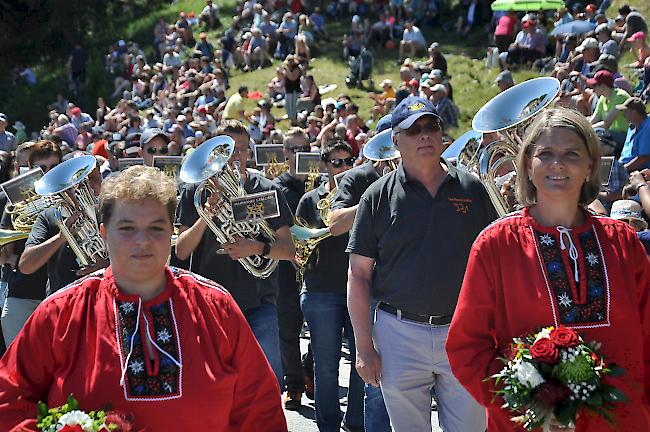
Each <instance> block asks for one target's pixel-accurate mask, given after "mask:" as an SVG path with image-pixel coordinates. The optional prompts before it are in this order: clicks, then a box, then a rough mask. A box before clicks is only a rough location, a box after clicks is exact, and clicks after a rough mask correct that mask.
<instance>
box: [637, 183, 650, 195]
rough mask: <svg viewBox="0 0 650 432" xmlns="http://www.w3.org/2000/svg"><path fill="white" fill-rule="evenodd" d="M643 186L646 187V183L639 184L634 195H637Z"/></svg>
mask: <svg viewBox="0 0 650 432" xmlns="http://www.w3.org/2000/svg"><path fill="white" fill-rule="evenodd" d="M643 186H648V183H641V184H640V185H638V186H637V187H636V193H639V189H641V188H642V187H643Z"/></svg>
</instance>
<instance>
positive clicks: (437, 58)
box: [424, 42, 447, 76]
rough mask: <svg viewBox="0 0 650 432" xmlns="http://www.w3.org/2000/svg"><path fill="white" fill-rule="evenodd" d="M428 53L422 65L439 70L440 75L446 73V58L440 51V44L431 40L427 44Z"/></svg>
mask: <svg viewBox="0 0 650 432" xmlns="http://www.w3.org/2000/svg"><path fill="white" fill-rule="evenodd" d="M428 54H429V58H428V59H427V61H426V62H425V63H424V65H425V66H427V67H430V68H431V69H437V70H439V71H440V72H441V73H442V76H445V75H447V59H446V58H445V56H444V55H442V53H441V52H440V44H439V43H438V42H433V43H432V44H431V45H429V50H428Z"/></svg>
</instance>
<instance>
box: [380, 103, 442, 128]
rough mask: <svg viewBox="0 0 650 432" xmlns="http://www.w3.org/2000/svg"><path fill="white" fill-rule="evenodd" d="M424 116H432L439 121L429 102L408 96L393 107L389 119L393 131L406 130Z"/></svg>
mask: <svg viewBox="0 0 650 432" xmlns="http://www.w3.org/2000/svg"><path fill="white" fill-rule="evenodd" d="M424 115H432V116H434V117H436V118H437V119H438V120H440V117H439V116H438V113H436V109H435V108H434V107H433V104H431V102H429V101H428V100H426V99H424V98H421V97H419V96H409V97H407V98H405V99H404V100H403V101H401V102H400V103H399V104H398V105H397V106H396V107H395V110H394V111H393V114H392V118H391V127H392V128H393V130H395V129H400V130H404V129H408V128H410V127H411V126H412V125H413V123H415V121H416V120H417V119H419V118H420V117H422V116H424Z"/></svg>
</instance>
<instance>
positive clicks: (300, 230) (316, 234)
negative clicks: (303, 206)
mask: <svg viewBox="0 0 650 432" xmlns="http://www.w3.org/2000/svg"><path fill="white" fill-rule="evenodd" d="M331 235H332V233H331V232H330V229H329V227H325V228H310V227H308V226H307V225H306V224H305V223H304V222H303V221H301V220H299V219H296V220H294V224H293V225H292V226H291V237H292V238H293V243H294V244H295V246H296V267H297V268H298V272H297V273H296V277H297V279H298V280H299V281H302V277H303V275H304V274H305V268H306V267H307V262H308V261H309V257H310V256H311V254H312V253H313V252H314V251H315V250H316V248H317V247H318V244H319V243H320V242H321V241H323V240H325V239H326V238H328V237H330V236H331Z"/></svg>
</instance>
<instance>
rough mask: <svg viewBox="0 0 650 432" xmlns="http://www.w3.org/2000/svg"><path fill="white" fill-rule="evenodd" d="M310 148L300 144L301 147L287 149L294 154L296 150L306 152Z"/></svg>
mask: <svg viewBox="0 0 650 432" xmlns="http://www.w3.org/2000/svg"><path fill="white" fill-rule="evenodd" d="M310 150H311V147H310V146H308V145H306V146H301V147H290V148H289V151H290V152H291V153H293V154H296V153H298V152H308V151H310Z"/></svg>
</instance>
